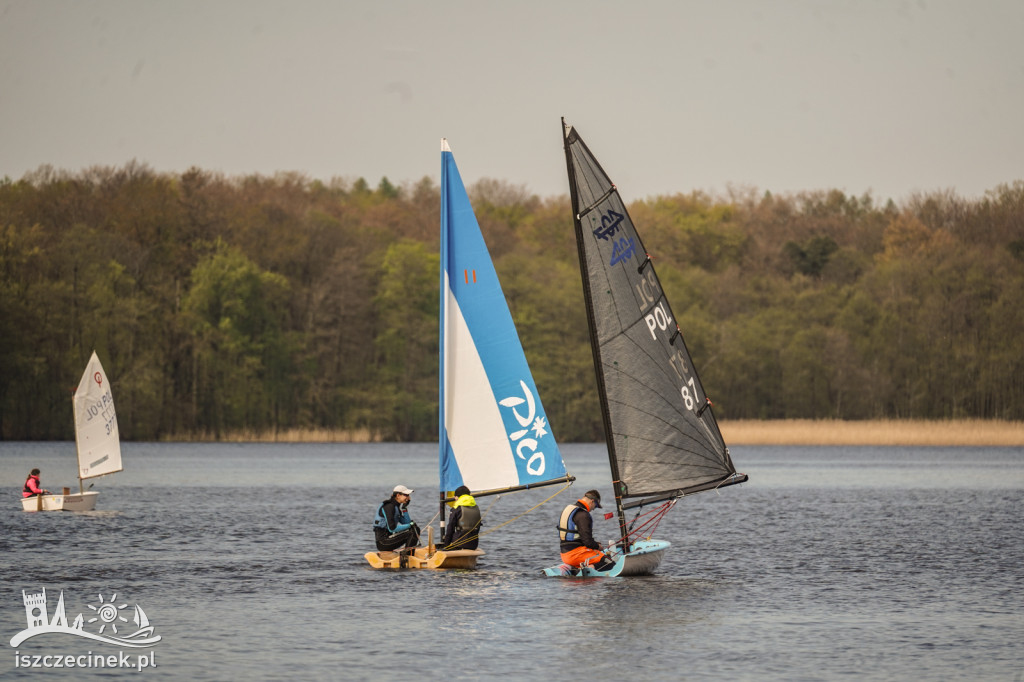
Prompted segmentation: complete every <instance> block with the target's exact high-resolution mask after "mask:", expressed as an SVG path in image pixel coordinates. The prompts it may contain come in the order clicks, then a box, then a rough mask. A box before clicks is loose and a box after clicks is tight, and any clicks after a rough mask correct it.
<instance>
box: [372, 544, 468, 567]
mask: <svg viewBox="0 0 1024 682" xmlns="http://www.w3.org/2000/svg"><path fill="white" fill-rule="evenodd" d="M483 555H484V551H483V550H481V549H454V550H450V551H446V550H437V551H435V552H433V553H431V552H430V551H429V550H428V549H427V548H426V547H417V548H416V550H415V552H414V553H413V554H400V553H398V552H367V553H366V554H364V555H363V557H364V558H365V559H366V560H367V561H368V562H370V566H372V567H374V568H433V569H446V568H476V560H477V559H478V558H479V557H482V556H483Z"/></svg>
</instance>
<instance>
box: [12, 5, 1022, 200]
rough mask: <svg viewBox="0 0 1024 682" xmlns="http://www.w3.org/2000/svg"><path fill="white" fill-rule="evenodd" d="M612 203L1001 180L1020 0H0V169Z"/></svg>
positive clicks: (972, 190) (1010, 134)
mask: <svg viewBox="0 0 1024 682" xmlns="http://www.w3.org/2000/svg"><path fill="white" fill-rule="evenodd" d="M561 116H565V117H566V119H567V120H568V121H569V122H570V123H572V124H574V125H575V126H576V127H577V129H578V130H579V131H580V134H581V135H582V136H583V138H584V139H585V140H586V141H587V144H588V145H589V146H590V148H591V150H592V151H593V152H594V153H595V154H596V155H597V157H598V159H600V161H601V163H602V165H603V166H604V168H605V170H606V171H607V172H608V173H609V175H610V176H611V178H612V180H613V181H614V182H615V183H616V184H617V185H618V187H619V189H620V191H621V192H622V194H623V196H624V197H625V198H626V199H627V201H628V200H632V199H638V198H643V197H647V196H652V195H656V194H672V193H676V192H684V193H687V192H691V191H693V190H704V191H708V192H712V193H716V194H718V193H722V192H725V191H726V190H727V189H728V188H729V187H730V186H731V187H736V188H754V189H756V190H757V191H759V192H763V191H766V190H770V191H772V192H775V193H792V192H799V191H804V190H816V189H832V188H838V189H840V190H843V191H844V192H846V193H848V194H856V195H861V194H863V193H865V192H869V191H870V192H871V193H872V195H873V196H874V197H875V198H876V199H877V200H885V199H888V198H892V199H895V200H896V201H901V200H903V199H906V198H907V197H909V196H910V194H911V193H913V192H916V191H923V192H928V191H933V190H946V189H952V190H955V191H956V192H957V193H959V194H961V195H963V196H967V197H976V196H980V195H982V194H983V193H984V192H985V191H986V190H988V189H992V188H994V187H995V186H997V185H999V184H1001V183H1010V182H1013V181H1015V180H1020V179H1024V1H1022V0H963V1H952V0H942V1H935V0H917V1H914V2H900V1H899V0H880V1H877V2H876V1H871V0H851V1H843V2H838V1H836V2H825V1H811V0H807V1H804V0H779V1H773V0H750V1H743V0H735V1H728V0H709V1H706V2H705V1H700V2H697V1H690V0H629V1H628V2H604V1H602V0H568V1H563V2H560V1H559V0H516V1H512V0H503V1H500V2H499V1H492V0H466V1H460V2H450V1H447V0H367V1H365V2H363V1H359V2H353V1H346V0H325V1H322V2H321V1H317V0H283V1H280V2H277V1H270V0H199V1H194V0H155V1H153V0H94V1H88V2H87V1H72V0H0V177H3V176H8V177H10V178H11V179H18V178H20V177H22V176H23V175H24V174H25V173H26V172H28V171H32V170H34V169H36V168H38V167H39V166H40V165H42V164H50V165H52V166H54V167H56V168H59V169H65V170H69V171H73V172H77V171H79V170H81V169H83V168H87V167H90V166H94V165H122V164H124V163H126V162H127V161H129V160H132V159H135V160H137V161H140V162H143V163H145V164H148V165H149V166H150V167H152V168H153V169H155V170H157V171H169V172H182V171H184V170H186V169H188V168H189V167H191V166H198V167H200V168H202V169H205V170H210V171H217V172H221V173H224V174H226V175H230V176H235V175H244V174H250V173H260V174H264V175H270V174H273V173H275V172H278V171H298V172H300V173H302V174H304V175H306V176H308V177H310V178H313V179H320V180H325V181H328V180H330V179H331V178H334V177H341V178H346V179H349V180H354V179H355V178H358V177H364V178H366V180H367V181H369V182H370V184H371V185H373V186H376V185H377V183H378V182H379V181H380V178H381V177H382V176H387V177H388V179H389V180H391V181H392V182H393V183H394V184H402V183H404V182H416V181H418V180H419V179H421V178H422V177H424V176H429V177H431V178H433V179H434V180H435V182H436V181H437V180H438V179H439V177H440V138H442V137H447V138H448V140H449V144H450V145H451V147H452V150H453V152H454V153H455V158H456V160H457V162H458V164H459V169H460V171H461V174H462V176H463V179H464V180H465V181H466V183H467V184H470V183H472V182H474V181H476V180H478V179H480V178H483V177H488V178H496V179H499V180H504V181H507V182H509V183H512V184H515V185H523V186H525V187H526V189H528V190H529V191H530V192H533V193H536V194H539V195H541V196H557V195H561V194H566V193H567V192H568V182H567V180H566V173H565V160H564V156H563V153H562V140H561V131H560V127H559V118H560V117H561Z"/></svg>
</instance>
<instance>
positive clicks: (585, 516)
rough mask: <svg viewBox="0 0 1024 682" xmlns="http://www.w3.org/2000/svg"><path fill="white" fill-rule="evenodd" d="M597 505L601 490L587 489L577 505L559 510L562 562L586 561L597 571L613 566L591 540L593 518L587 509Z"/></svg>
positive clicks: (577, 562)
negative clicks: (560, 512) (560, 511)
mask: <svg viewBox="0 0 1024 682" xmlns="http://www.w3.org/2000/svg"><path fill="white" fill-rule="evenodd" d="M600 508H601V493H599V492H597V491H596V490H588V491H587V492H586V494H585V495H583V497H582V498H580V499H579V500H577V502H576V504H570V505H569V506H568V507H566V508H565V509H563V510H562V515H561V517H559V519H558V537H559V539H560V540H561V541H562V544H561V551H562V561H564V562H565V563H566V564H568V565H569V566H572V567H573V568H578V567H580V566H582V565H584V564H587V565H589V566H590V567H591V568H594V569H596V570H598V571H607V570H608V569H609V568H611V567H612V566H614V565H615V562H614V561H612V560H611V559H609V558H608V557H607V556H605V554H604V552H602V551H601V545H600V544H598V543H597V541H595V540H594V520H593V518H591V516H590V512H592V511H593V510H594V509H600Z"/></svg>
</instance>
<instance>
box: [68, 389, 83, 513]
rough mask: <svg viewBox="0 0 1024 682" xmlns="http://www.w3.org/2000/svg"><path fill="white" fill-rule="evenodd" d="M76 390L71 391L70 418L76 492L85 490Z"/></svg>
mask: <svg viewBox="0 0 1024 682" xmlns="http://www.w3.org/2000/svg"><path fill="white" fill-rule="evenodd" d="M76 394H77V390H76V391H74V392H72V393H71V418H72V419H74V420H75V458H76V459H77V460H78V471H77V474H78V492H79V493H80V494H81V493H84V492H85V483H84V482H83V479H82V446H81V445H80V444H79V442H78V404H77V401H76V400H75V396H76Z"/></svg>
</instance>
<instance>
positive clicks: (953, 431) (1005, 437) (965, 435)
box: [719, 419, 1024, 447]
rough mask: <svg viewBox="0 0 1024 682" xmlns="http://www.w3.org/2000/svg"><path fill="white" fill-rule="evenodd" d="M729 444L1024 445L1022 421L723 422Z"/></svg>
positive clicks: (807, 420) (744, 420)
mask: <svg viewBox="0 0 1024 682" xmlns="http://www.w3.org/2000/svg"><path fill="white" fill-rule="evenodd" d="M719 427H720V428H721V429H722V437H723V438H724V439H725V442H726V443H727V444H729V445H894V446H895V445H933V446H957V445H960V446H991V447H1013V446H1024V422H1018V421H999V420H989V419H944V420H927V419H874V420H867V421H842V420H839V419H784V420H771V421H759V420H746V419H742V420H735V421H727V420H723V421H721V422H719Z"/></svg>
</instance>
